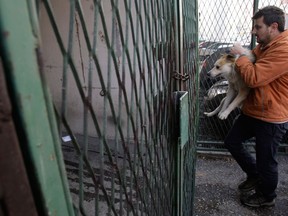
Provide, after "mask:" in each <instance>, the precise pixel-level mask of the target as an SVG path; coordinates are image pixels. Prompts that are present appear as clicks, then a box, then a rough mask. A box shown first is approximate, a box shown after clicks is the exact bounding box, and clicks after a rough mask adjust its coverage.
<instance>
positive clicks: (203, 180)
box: [194, 154, 288, 216]
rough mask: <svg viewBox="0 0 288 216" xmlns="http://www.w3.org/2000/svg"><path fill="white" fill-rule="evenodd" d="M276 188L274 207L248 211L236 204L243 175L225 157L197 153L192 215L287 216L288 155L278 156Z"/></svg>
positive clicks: (227, 157) (233, 163)
mask: <svg viewBox="0 0 288 216" xmlns="http://www.w3.org/2000/svg"><path fill="white" fill-rule="evenodd" d="M278 161H279V185H278V189H277V195H278V196H277V199H276V204H275V206H274V207H264V208H259V209H255V208H249V207H245V206H243V205H242V204H241V203H240V200H239V198H240V194H239V192H238V190H237V186H238V184H239V183H240V182H241V181H243V180H245V177H246V176H245V174H244V173H243V172H242V170H241V169H240V168H239V167H238V165H237V163H236V162H235V161H234V159H232V158H231V157H230V156H227V155H210V154H198V159H197V164H196V180H195V181H196V185H195V201H194V203H195V207H194V215H195V216H206V215H207V216H208V215H209V216H212V215H215V216H216V215H217V216H218V215H219V216H222V215H225V216H226V215H227V216H228V215H231V216H232V215H233V216H235V215H237V216H254V215H260V216H274V215H275V216H276V215H277V216H285V215H288V156H285V155H281V156H278Z"/></svg>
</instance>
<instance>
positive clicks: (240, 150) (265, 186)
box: [225, 114, 288, 199]
mask: <svg viewBox="0 0 288 216" xmlns="http://www.w3.org/2000/svg"><path fill="white" fill-rule="evenodd" d="M287 129H288V123H281V124H274V123H268V122H264V121H261V120H258V119H255V118H252V117H249V116H246V115H244V114H241V115H240V116H239V117H238V118H237V119H236V120H235V123H234V125H233V127H232V129H231V130H230V132H229V133H228V135H227V137H226V139H225V146H226V147H227V149H228V150H229V151H230V153H231V154H232V156H233V157H234V159H235V160H236V161H237V163H238V164H239V166H240V167H241V168H242V170H243V171H244V172H245V173H246V174H247V176H248V177H253V176H259V177H260V179H261V184H260V185H259V188H257V189H259V191H260V192H262V193H263V195H264V196H265V197H267V199H273V198H275V197H276V193H275V189H276V188H277V184H278V162H277V160H276V154H277V150H278V146H279V143H280V142H281V140H282V137H283V135H284V134H285V133H286V131H287ZM252 137H255V138H256V158H255V157H253V156H252V155H251V154H250V153H249V152H248V151H247V149H246V148H245V147H244V145H243V141H245V140H247V139H249V138H252Z"/></svg>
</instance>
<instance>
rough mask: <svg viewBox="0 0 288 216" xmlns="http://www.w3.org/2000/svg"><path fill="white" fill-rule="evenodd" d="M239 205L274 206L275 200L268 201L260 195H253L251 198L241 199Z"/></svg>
mask: <svg viewBox="0 0 288 216" xmlns="http://www.w3.org/2000/svg"><path fill="white" fill-rule="evenodd" d="M241 203H242V204H243V205H246V206H249V207H261V206H274V205H275V199H272V200H271V199H270V200H268V199H267V198H265V197H264V196H263V195H262V194H261V193H254V194H252V195H251V196H248V197H245V198H244V197H243V198H241Z"/></svg>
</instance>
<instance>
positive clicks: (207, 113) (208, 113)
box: [204, 97, 226, 117]
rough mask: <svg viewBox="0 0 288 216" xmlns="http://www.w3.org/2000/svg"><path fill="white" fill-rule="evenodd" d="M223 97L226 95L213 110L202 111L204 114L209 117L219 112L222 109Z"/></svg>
mask: <svg viewBox="0 0 288 216" xmlns="http://www.w3.org/2000/svg"><path fill="white" fill-rule="evenodd" d="M225 99H226V97H225V98H223V99H222V100H221V102H220V104H219V106H218V107H217V108H216V109H215V110H213V111H212V112H204V115H206V116H208V117H211V116H214V115H216V114H217V113H219V111H220V110H221V109H222V106H223V104H224V101H225Z"/></svg>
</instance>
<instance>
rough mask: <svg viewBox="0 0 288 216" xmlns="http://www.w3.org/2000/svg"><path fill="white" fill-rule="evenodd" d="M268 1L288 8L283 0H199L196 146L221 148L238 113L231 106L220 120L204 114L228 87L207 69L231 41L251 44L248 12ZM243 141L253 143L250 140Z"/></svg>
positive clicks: (217, 102) (250, 21) (252, 43)
mask: <svg viewBox="0 0 288 216" xmlns="http://www.w3.org/2000/svg"><path fill="white" fill-rule="evenodd" d="M268 5H275V6H278V7H280V8H281V9H283V10H284V11H286V12H287V10H288V2H287V1H285V0H254V1H251V0H243V1H236V0H231V1H220V0H216V1H215V0H207V1H199V41H200V43H199V60H200V88H199V103H200V110H201V112H200V120H199V134H198V148H199V149H203V150H213V151H215V150H216V151H223V150H224V151H225V149H224V146H223V139H224V138H225V136H226V134H227V133H228V131H229V130H230V128H231V126H232V124H233V121H234V119H235V117H236V116H237V115H238V114H239V110H235V111H233V112H232V113H231V114H230V115H229V116H228V118H227V119H226V120H220V119H219V118H218V117H217V116H213V117H206V116H204V114H203V112H204V111H212V110H214V109H215V108H216V107H217V106H218V105H219V103H220V101H221V100H222V99H223V97H225V94H226V91H227V87H228V85H227V84H228V83H227V81H226V80H223V79H221V78H216V79H210V78H209V77H207V72H208V71H210V70H211V69H212V68H213V66H214V63H215V61H216V60H217V59H218V58H219V57H220V56H221V55H222V54H225V53H226V52H228V51H229V49H230V48H231V46H232V45H233V43H235V42H239V43H241V44H242V45H243V46H245V47H246V48H251V47H253V46H254V43H255V41H254V39H253V38H252V35H251V29H252V16H253V14H254V12H255V11H256V10H257V9H258V8H262V7H264V6H268ZM286 25H287V23H286ZM286 140H287V138H286V137H285V138H284V140H283V145H282V147H281V149H282V150H283V151H286V146H287V145H286V144H285V143H287V141H286ZM247 144H253V140H250V141H248V142H247ZM282 150H281V151H282Z"/></svg>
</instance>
